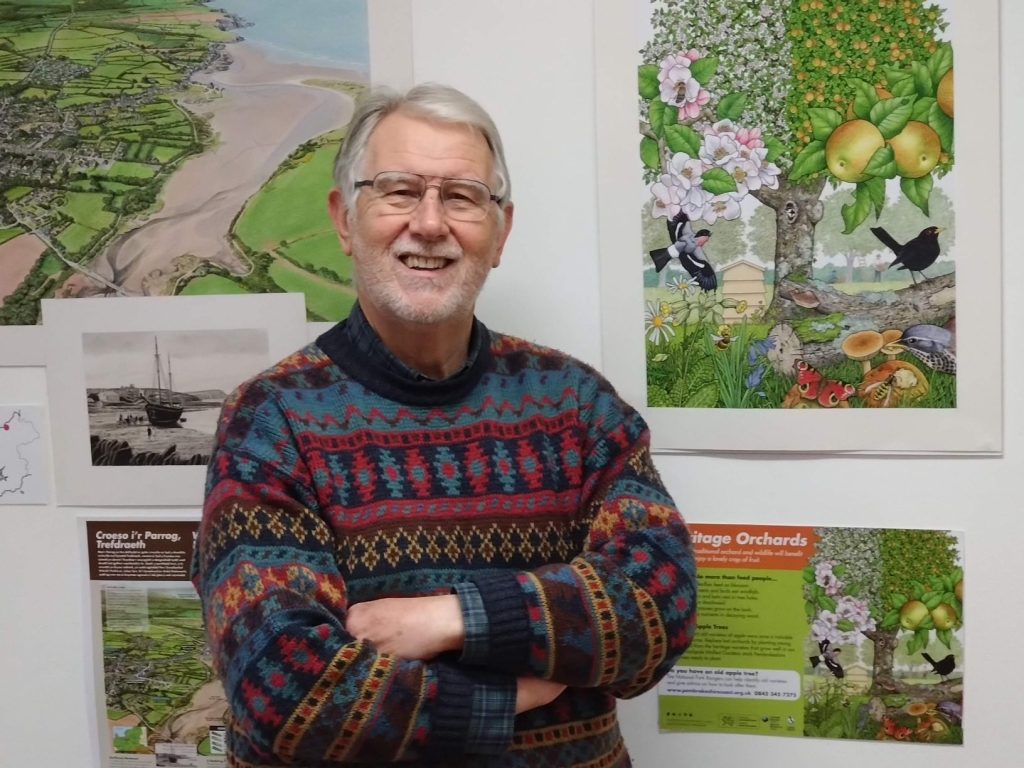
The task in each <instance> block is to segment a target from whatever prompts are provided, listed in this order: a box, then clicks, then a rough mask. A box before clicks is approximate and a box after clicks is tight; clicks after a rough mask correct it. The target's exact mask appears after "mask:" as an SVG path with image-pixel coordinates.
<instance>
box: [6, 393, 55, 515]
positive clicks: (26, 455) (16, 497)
mask: <svg viewBox="0 0 1024 768" xmlns="http://www.w3.org/2000/svg"><path fill="white" fill-rule="evenodd" d="M42 424H43V409H42V406H24V405H19V406H9V405H8V406H4V405H0V504H45V503H46V502H47V497H48V492H47V491H48V483H47V477H49V472H48V470H47V464H48V462H47V460H46V451H45V443H44V441H43V426H42Z"/></svg>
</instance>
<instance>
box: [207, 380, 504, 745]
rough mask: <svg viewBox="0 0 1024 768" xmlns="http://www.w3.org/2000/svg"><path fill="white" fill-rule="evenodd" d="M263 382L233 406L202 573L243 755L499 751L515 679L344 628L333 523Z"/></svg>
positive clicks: (212, 484)
mask: <svg viewBox="0 0 1024 768" xmlns="http://www.w3.org/2000/svg"><path fill="white" fill-rule="evenodd" d="M318 481H319V480H318V478H317V477H316V468H315V467H311V466H309V465H308V464H307V463H306V461H305V460H304V458H303V456H302V453H301V450H300V447H299V441H298V440H297V439H296V436H295V434H294V433H293V432H292V430H291V429H290V427H289V423H288V420H287V418H286V416H285V410H284V409H283V407H281V406H280V405H279V403H278V401H277V399H276V398H275V396H274V393H273V391H272V386H271V384H269V383H268V382H267V381H265V380H255V381H254V382H252V383H250V384H248V385H245V386H244V387H243V388H242V389H241V390H240V391H239V392H238V393H236V394H235V395H233V396H232V398H230V399H229V401H228V402H227V403H226V404H225V406H224V410H223V412H222V415H221V421H220V425H219V430H218V435H217V441H216V445H215V450H214V454H213V456H212V458H211V461H210V465H209V471H208V477H207V490H206V501H205V504H204V510H203V520H202V523H201V526H200V533H199V539H198V543H197V549H196V558H195V561H194V563H193V581H194V583H195V585H196V589H197V590H198V592H199V595H200V597H201V599H202V602H203V611H204V617H205V621H206V630H207V635H208V639H209V644H210V649H211V652H212V656H213V664H214V668H215V670H216V671H217V673H218V675H219V676H220V678H221V680H222V682H223V685H224V689H225V693H226V695H227V698H228V701H229V704H230V708H231V712H232V728H231V747H232V751H233V753H234V755H235V758H236V759H238V760H240V761H241V763H240V764H246V763H251V764H263V763H274V764H280V763H298V764H317V765H320V764H322V763H331V762H339V763H345V764H348V763H349V762H366V761H378V762H388V761H400V760H410V759H427V760H429V759H434V758H437V757H442V756H448V757H451V756H452V755H460V754H473V753H477V754H486V753H498V752H502V751H504V750H505V749H507V747H508V744H509V742H510V740H511V734H512V722H513V717H514V704H515V686H516V683H515V679H514V678H513V677H512V676H511V675H509V674H506V673H502V672H496V671H493V670H484V669H474V668H471V667H466V666H464V665H461V664H459V663H458V662H457V661H456V660H455V659H445V658H439V659H437V660H433V661H430V662H420V661H409V660H404V659H401V658H398V657H396V656H393V655H388V654H382V653H378V652H376V651H375V650H374V649H373V648H372V646H370V645H369V644H367V643H365V642H363V641H358V640H356V639H355V638H353V637H352V636H351V635H349V634H348V633H347V632H346V631H345V613H346V610H347V605H348V601H347V594H346V585H345V581H344V579H343V577H342V575H341V574H340V572H339V570H338V566H337V562H336V560H335V556H334V552H335V537H334V532H333V530H332V528H331V526H330V525H329V524H328V523H327V522H326V521H325V520H324V519H323V518H322V517H321V516H320V515H319V514H317V511H316V510H317V508H318V504H317V497H316V494H315V493H314V492H313V490H312V488H313V484H314V483H315V482H318Z"/></svg>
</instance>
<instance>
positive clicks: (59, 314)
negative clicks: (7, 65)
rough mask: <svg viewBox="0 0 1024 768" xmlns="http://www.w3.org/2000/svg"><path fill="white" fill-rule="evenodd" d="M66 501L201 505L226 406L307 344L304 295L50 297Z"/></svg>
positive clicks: (60, 488)
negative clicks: (247, 385)
mask: <svg viewBox="0 0 1024 768" xmlns="http://www.w3.org/2000/svg"><path fill="white" fill-rule="evenodd" d="M43 313H44V317H45V321H46V322H45V324H44V326H43V328H44V331H45V333H46V349H47V353H48V359H47V366H46V379H47V382H48V389H49V400H50V414H51V419H52V423H53V424H55V425H58V427H59V430H60V434H61V439H60V440H57V441H55V443H54V459H55V461H56V463H57V466H59V467H60V471H59V472H57V473H56V484H57V502H58V503H59V504H61V505H83V506H97V505H102V506H122V505H124V506H173V505H182V504H201V503H202V500H203V482H204V480H205V477H206V464H207V463H208V462H209V459H210V452H211V449H212V447H213V436H214V434H215V432H216V429H217V422H218V417H219V414H220V408H221V405H222V404H223V402H224V400H225V399H226V398H227V396H228V395H229V394H230V393H231V392H232V390H234V389H235V388H236V387H237V386H238V385H239V384H241V383H242V382H243V381H245V380H246V379H248V378H250V377H251V376H254V375H256V374H257V373H259V372H260V371H262V370H265V369H267V368H269V367H270V366H271V365H273V364H275V363H276V362H277V361H279V360H281V359H283V358H284V357H286V356H287V355H290V354H291V353H292V352H295V351H296V350H298V349H299V348H301V347H303V346H304V345H305V344H306V324H305V321H304V316H303V312H302V296H301V295H299V294H293V293H276V294H268V295H266V296H260V295H257V296H190V297H173V298H172V297H162V298H134V299H107V300H103V301H55V300H47V301H45V302H44V303H43Z"/></svg>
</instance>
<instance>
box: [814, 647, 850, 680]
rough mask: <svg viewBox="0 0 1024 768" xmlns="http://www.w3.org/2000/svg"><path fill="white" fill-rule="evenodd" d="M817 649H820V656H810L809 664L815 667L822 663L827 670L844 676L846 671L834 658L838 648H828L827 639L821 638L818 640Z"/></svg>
mask: <svg viewBox="0 0 1024 768" xmlns="http://www.w3.org/2000/svg"><path fill="white" fill-rule="evenodd" d="M818 650H819V651H821V655H820V656H811V657H810V658H811V666H812V667H817V666H818V665H819V664H824V665H825V666H826V667H828V671H829V672H831V673H832V674H833V675H835V676H836V677H845V676H846V671H845V670H844V669H843V665H842V664H840V663H839V661H838V659H837V658H836V657H837V656H839V651H840V649H839V648H829V641H828V640H821V641H819V642H818Z"/></svg>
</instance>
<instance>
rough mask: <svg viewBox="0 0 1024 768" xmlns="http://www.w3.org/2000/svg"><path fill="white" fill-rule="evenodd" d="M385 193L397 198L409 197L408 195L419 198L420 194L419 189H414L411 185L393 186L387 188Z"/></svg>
mask: <svg viewBox="0 0 1024 768" xmlns="http://www.w3.org/2000/svg"><path fill="white" fill-rule="evenodd" d="M384 194H385V195H387V196H388V197H395V198H408V197H417V198H418V197H419V196H420V192H419V190H418V189H413V188H411V187H393V188H392V189H388V190H385V192H384Z"/></svg>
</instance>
